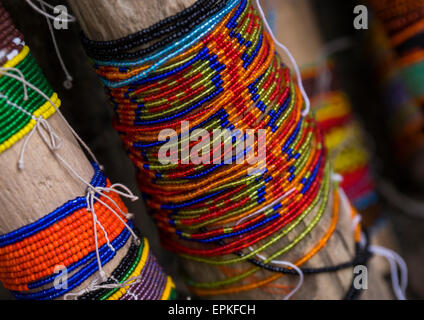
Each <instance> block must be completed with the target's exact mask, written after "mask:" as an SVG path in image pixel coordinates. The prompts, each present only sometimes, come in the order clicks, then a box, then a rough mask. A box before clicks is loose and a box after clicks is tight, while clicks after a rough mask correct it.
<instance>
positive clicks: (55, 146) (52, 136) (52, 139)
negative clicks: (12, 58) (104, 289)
mask: <svg viewBox="0 0 424 320" xmlns="http://www.w3.org/2000/svg"><path fill="white" fill-rule="evenodd" d="M9 71H10V72H11V71H17V72H18V73H19V76H16V75H14V74H12V73H9ZM0 74H3V75H4V76H8V77H11V78H13V79H16V80H18V81H20V82H21V83H22V85H23V87H24V99H28V95H27V91H26V90H27V86H28V87H30V88H31V89H33V90H34V91H36V92H37V93H38V94H40V95H41V96H42V97H43V98H45V99H46V100H47V101H49V102H50V103H51V105H52V106H53V107H54V108H55V109H56V111H57V112H58V113H59V114H60V116H61V117H62V119H63V120H64V121H65V123H66V125H67V126H68V127H69V128H70V129H71V131H72V132H73V134H74V135H75V136H76V138H77V139H78V141H80V142H81V143H82V145H83V146H84V147H85V148H86V149H87V151H88V153H89V154H90V155H92V157H93V160H95V161H96V162H97V159H96V157H95V156H94V154H93V153H92V152H91V150H90V149H89V148H88V146H87V145H86V144H85V143H84V142H83V141H82V139H81V138H80V137H79V136H78V135H77V134H76V132H75V131H74V130H73V129H72V127H71V126H70V125H69V123H68V122H67V121H66V119H65V118H64V117H63V115H62V114H61V113H60V112H59V110H58V108H57V106H56V105H55V104H54V103H53V101H52V100H51V99H50V98H49V97H48V96H47V95H45V94H44V93H43V92H42V91H41V90H39V89H38V88H37V87H35V86H34V85H33V84H31V83H30V82H28V81H27V80H25V77H24V75H23V74H22V72H21V71H20V70H19V69H15V68H0ZM0 98H3V99H6V102H7V103H8V105H10V106H12V107H14V108H16V109H18V110H19V111H21V112H23V113H26V114H29V115H30V116H31V118H32V119H33V120H35V121H36V122H35V126H34V128H33V129H32V130H31V131H30V132H29V134H28V135H27V136H26V138H25V141H24V143H23V145H22V149H21V154H20V156H19V160H18V168H19V169H20V170H23V169H24V154H25V150H26V148H27V146H28V143H29V141H30V139H31V137H32V136H33V135H34V133H35V131H37V132H38V133H39V135H40V137H41V139H42V140H43V141H44V143H45V144H46V145H47V147H48V148H49V150H50V151H51V152H52V153H53V155H54V156H55V157H56V158H57V159H58V160H59V161H60V162H61V163H62V165H63V166H64V167H65V168H66V169H67V170H68V171H69V172H70V173H71V174H72V175H73V176H74V177H76V178H77V179H78V180H80V181H81V182H82V183H83V184H84V185H86V186H87V195H86V203H87V210H88V211H89V212H91V214H92V216H93V228H94V242H95V247H96V257H97V264H98V268H99V275H100V278H101V279H102V280H103V281H106V273H105V272H104V270H103V268H102V263H101V259H100V253H99V244H98V237H97V225H99V226H100V228H101V229H102V231H103V232H104V234H105V238H106V242H107V245H108V246H109V248H111V250H112V251H115V248H113V246H112V245H111V243H110V240H109V237H108V234H107V232H106V230H105V228H104V227H103V226H102V225H101V224H100V222H99V221H98V219H97V215H96V212H95V207H94V200H97V202H99V203H100V204H101V205H103V206H105V207H106V208H107V209H109V210H110V211H111V212H112V213H113V214H115V215H116V217H117V218H118V219H119V220H120V221H121V222H122V223H123V224H124V225H125V227H126V228H127V229H128V230H129V231H130V233H131V235H132V236H133V238H134V240H135V241H136V242H139V241H140V240H139V239H138V237H137V235H136V234H135V233H134V231H133V230H132V229H131V228H130V226H129V225H128V224H127V223H126V222H125V221H124V220H123V219H122V217H121V216H120V214H122V215H123V216H124V217H125V218H131V217H132V214H131V213H129V214H126V213H125V212H124V211H123V210H122V209H121V208H120V206H119V205H118V204H117V203H116V202H115V201H114V200H113V199H112V198H111V197H109V196H108V195H107V193H109V192H115V193H116V194H118V195H120V196H122V197H126V198H128V199H130V200H131V201H135V200H137V199H138V197H137V196H135V195H134V194H133V193H132V192H131V190H130V189H129V188H127V187H126V186H124V185H122V184H120V183H117V184H113V185H111V186H110V187H94V186H93V185H91V183H90V182H88V181H86V180H85V179H84V178H83V177H81V175H79V174H78V173H77V172H76V171H75V170H74V169H73V168H72V166H71V165H69V163H68V162H67V161H66V160H65V159H63V158H62V156H60V155H59V154H58V153H57V151H58V150H59V149H60V148H61V146H62V139H61V138H60V137H59V136H58V135H57V134H56V133H55V132H54V131H53V129H52V127H51V126H50V124H49V122H48V121H47V120H46V119H44V118H43V117H42V116H40V117H38V118H36V117H34V116H33V115H32V114H30V113H29V112H28V111H26V110H25V109H23V108H22V107H21V106H19V105H17V104H15V103H13V102H12V101H10V100H9V99H8V98H7V96H5V95H3V94H1V93H0ZM97 195H99V196H102V197H105V198H107V199H108V200H109V201H110V202H111V203H112V205H114V206H115V207H116V208H117V209H118V210H115V209H113V208H112V207H111V206H110V205H109V204H107V203H106V202H104V201H103V200H101V199H100V197H98V196H97ZM117 211H118V212H117Z"/></svg>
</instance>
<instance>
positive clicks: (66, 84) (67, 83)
mask: <svg viewBox="0 0 424 320" xmlns="http://www.w3.org/2000/svg"><path fill="white" fill-rule="evenodd" d="M41 7H42V8H43V10H45V7H44V4H43V3H41ZM46 21H47V25H48V27H49V31H50V35H51V37H52V41H53V46H54V50H55V51H56V56H57V59H58V60H59V63H60V65H61V67H62V70H63V72H64V73H65V76H66V80H65V81H64V82H63V86H64V87H65V89H68V90H69V89H71V88H72V81H73V78H72V76H71V74H70V73H69V71H68V68H66V65H65V62H64V61H63V58H62V54H61V53H60V50H59V46H58V45H57V41H56V37H55V35H54V31H53V27H52V23H51V21H50V19H49V18H48V17H47V16H46Z"/></svg>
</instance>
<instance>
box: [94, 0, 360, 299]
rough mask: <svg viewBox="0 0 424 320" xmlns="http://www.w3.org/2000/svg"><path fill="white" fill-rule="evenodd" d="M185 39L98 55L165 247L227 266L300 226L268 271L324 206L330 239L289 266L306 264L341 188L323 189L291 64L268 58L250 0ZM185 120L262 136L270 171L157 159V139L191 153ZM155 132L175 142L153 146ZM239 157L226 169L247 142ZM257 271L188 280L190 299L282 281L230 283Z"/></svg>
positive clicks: (316, 135) (320, 160)
mask: <svg viewBox="0 0 424 320" xmlns="http://www.w3.org/2000/svg"><path fill="white" fill-rule="evenodd" d="M182 39H184V41H183V40H181V41H176V42H173V43H172V44H169V45H165V46H163V47H161V48H160V49H157V50H156V51H155V52H153V53H150V54H148V55H147V56H141V57H137V59H136V60H131V61H128V60H119V59H118V57H115V60H114V61H109V60H107V59H105V60H101V59H100V60H99V59H97V60H94V67H95V70H96V72H97V74H98V75H99V77H100V79H101V80H102V82H103V84H104V85H105V90H106V92H107V95H108V96H109V98H110V101H111V104H112V106H113V109H114V112H115V119H114V127H115V128H116V130H117V131H118V132H119V133H120V135H121V138H122V141H123V143H124V146H125V147H126V149H127V152H128V154H129V156H130V158H131V160H132V161H133V163H134V164H135V165H136V166H137V168H138V181H139V187H140V189H141V191H142V192H143V194H144V197H145V200H146V203H147V205H148V208H149V209H150V214H151V215H152V217H153V219H154V220H155V222H156V224H157V226H158V227H159V229H160V235H161V239H162V243H163V244H164V246H165V247H166V248H168V249H170V250H173V251H175V252H177V253H178V254H180V255H181V256H182V257H184V258H186V259H189V260H194V261H197V262H201V263H206V264H210V265H216V266H219V265H221V266H223V265H235V264H238V263H240V262H243V261H249V259H250V258H252V257H254V256H255V255H257V254H258V253H260V252H262V251H264V250H266V249H269V248H270V247H271V246H272V245H273V244H275V243H277V241H279V240H281V239H283V238H284V237H286V236H287V235H288V234H290V233H291V232H292V231H293V230H294V229H295V228H296V227H297V226H299V227H301V226H304V229H303V230H301V231H300V233H299V234H298V235H297V236H296V237H294V238H292V240H291V241H290V242H289V243H288V244H287V245H285V246H284V247H283V248H280V249H279V250H277V251H276V252H272V253H269V252H267V255H268V256H269V258H268V259H266V260H265V261H264V264H268V263H272V260H273V259H277V258H279V257H280V256H282V255H283V254H285V253H287V252H288V251H290V250H292V249H293V248H294V247H295V246H296V245H297V244H298V243H299V242H301V241H302V240H304V239H305V237H306V236H307V235H308V234H309V233H310V232H311V231H312V230H313V229H314V228H315V226H316V225H317V224H318V223H319V222H320V221H321V219H322V217H323V216H324V212H325V209H326V208H327V207H333V217H332V222H331V225H330V227H329V230H328V232H327V233H326V234H325V235H324V237H323V238H322V239H321V240H320V241H319V243H318V244H316V245H315V246H314V247H313V248H312V249H311V250H310V251H308V252H307V253H306V254H305V255H304V256H303V258H301V259H299V260H298V261H297V262H296V264H298V265H301V264H303V263H305V262H306V261H308V260H309V259H310V258H311V257H312V256H313V255H315V254H316V253H317V252H318V251H319V250H320V249H322V248H323V247H324V246H325V244H326V243H327V241H328V239H329V238H330V237H331V235H332V233H333V231H334V229H335V226H336V223H337V220H338V193H337V192H334V195H333V192H331V181H330V168H329V166H328V164H327V161H326V152H325V148H324V141H323V137H322V135H321V132H320V130H319V128H318V127H317V126H316V125H315V122H314V120H313V119H312V118H311V117H310V116H306V117H303V116H302V115H301V111H302V107H303V105H304V102H303V99H302V96H301V94H300V91H299V89H298V88H297V86H296V85H295V84H294V83H293V80H292V78H291V75H290V71H289V69H288V68H287V67H286V66H284V65H283V64H282V63H281V60H280V58H279V56H278V55H274V43H273V41H272V40H271V38H270V36H269V34H268V33H266V32H264V30H263V27H262V22H261V20H260V18H259V17H258V15H257V13H256V10H255V9H254V8H253V6H252V5H251V3H250V1H247V0H230V1H228V2H227V3H226V5H225V7H223V9H222V10H220V11H219V13H217V14H216V15H213V16H211V17H209V18H208V19H207V20H205V21H204V22H202V23H201V24H200V25H199V26H198V27H197V28H196V29H194V30H192V31H190V32H188V33H187V34H185V35H184V36H183V38H182ZM98 46H99V47H100V44H98ZM105 46H108V43H107V42H105ZM113 47H114V46H113V45H112V46H110V48H109V49H111V48H113ZM117 47H118V45H117ZM119 50H121V51H125V50H122V48H121V49H119ZM107 51H108V50H106V49H105V50H103V52H104V53H107ZM87 52H88V53H89V54H90V49H89V50H87ZM111 54H113V50H111ZM92 58H99V56H98V55H95V56H92ZM183 121H188V125H187V126H188V129H189V131H188V132H189V133H191V132H193V131H194V130H195V129H206V130H207V131H208V132H209V135H210V132H212V130H213V129H221V128H226V129H231V130H233V129H238V130H239V131H240V132H244V130H246V129H254V130H258V129H264V130H266V137H267V143H266V159H265V161H266V170H265V171H264V172H261V173H260V174H259V175H249V174H248V165H247V163H246V162H243V163H241V164H234V163H233V164H223V163H214V164H202V163H200V164H194V163H186V162H185V161H183V160H187V156H186V157H185V158H184V157H182V159H179V161H178V162H177V163H168V164H164V163H161V162H160V161H159V159H158V155H159V150H160V148H161V147H162V146H163V145H164V144H165V142H166V143H167V144H168V146H170V149H169V153H171V154H180V153H181V154H182V149H183V147H182V145H184V144H185V145H186V146H188V147H189V148H192V147H195V146H196V141H191V140H189V138H188V137H187V136H186V134H184V132H183V131H184V130H183V128H182V126H181V125H182V122H183ZM162 129H172V130H174V131H175V132H176V135H175V136H173V137H172V138H171V139H169V138H168V140H166V141H159V140H158V135H159V133H160V132H161V130H162ZM230 141H232V146H233V147H235V146H236V145H237V141H235V142H234V141H233V140H230ZM222 146H223V142H222V141H221V142H219V143H218V147H222ZM256 147H258V142H257V141H255V143H254V147H252V149H254V150H256ZM224 152H225V151H224ZM231 152H232V151H231ZM237 152H239V153H236V154H234V153H233V154H231V153H230V155H231V159H232V160H233V162H234V161H235V160H236V159H237V158H238V157H240V156H241V155H244V154H247V153H248V151H247V149H245V148H244V147H243V150H241V151H237ZM207 153H209V154H210V155H211V154H212V151H208V152H207ZM224 156H225V154H224V155H221V160H223V159H224ZM330 196H331V197H333V199H334V200H333V202H330V201H329V197H330ZM330 211H331V210H330ZM306 217H308V219H307V220H308V221H309V223H306V222H305V221H307V220H305V218H306ZM301 222H303V223H301ZM298 229H299V228H298ZM358 239H359V235H358V236H357V240H358ZM358 241H359V240H358ZM253 246H254V248H253ZM249 250H250V251H249ZM262 269H263V268H262V267H261V266H255V267H253V268H251V269H249V270H248V271H244V272H241V273H238V274H237V275H235V276H229V277H225V278H223V279H222V280H220V281H212V282H196V281H194V280H193V279H188V284H189V286H190V287H191V289H192V290H193V292H195V293H196V294H198V295H216V294H224V293H231V292H240V291H245V290H250V289H253V288H257V287H259V286H262V285H265V284H266V283H269V282H271V281H274V280H276V279H278V278H280V277H281V276H282V274H277V275H275V274H274V275H272V276H271V277H268V278H266V279H263V280H260V281H257V282H255V283H253V284H251V285H247V286H246V285H242V286H235V284H236V283H237V282H239V281H241V280H243V279H247V278H249V277H250V276H251V275H252V274H254V273H256V272H258V271H260V270H262Z"/></svg>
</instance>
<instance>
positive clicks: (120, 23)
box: [68, 0, 389, 299]
mask: <svg viewBox="0 0 424 320" xmlns="http://www.w3.org/2000/svg"><path fill="white" fill-rule="evenodd" d="M68 1H69V3H70V5H71V7H72V9H73V12H74V13H75V15H76V16H77V18H78V20H79V22H80V24H81V27H82V29H83V31H84V33H85V34H86V35H87V36H88V37H89V38H90V39H95V40H112V39H116V38H118V37H122V36H126V35H128V34H131V33H134V32H136V31H138V30H140V29H141V28H145V27H147V26H149V25H151V24H152V23H154V22H157V21H159V20H160V19H162V18H163V17H165V16H169V15H171V14H174V13H176V12H177V11H178V10H181V9H182V8H183V7H188V6H189V5H191V4H192V3H194V0H178V1H176V0H162V1H155V0H149V1H143V2H142V3H141V2H140V1H138V0H115V1H104V0H93V1H84V0H68ZM297 2H299V1H296V3H297ZM293 3H294V2H293ZM159 4H160V5H159ZM308 19H309V18H307V19H305V18H302V22H300V21H299V24H300V23H305V22H307V21H308ZM285 26H286V27H287V30H290V32H291V33H292V34H295V33H296V32H297V29H296V28H295V27H293V26H292V25H290V24H285ZM287 32H289V31H287ZM314 34H315V33H314ZM307 41H308V40H306V39H305V40H304V42H307ZM314 41H315V40H314ZM317 47H318V46H317ZM307 51H308V50H307ZM310 57H311V56H309V55H308V54H306V55H305V58H304V59H305V60H307V59H308V58H310ZM283 59H284V58H283ZM105 107H107V106H105ZM331 194H332V193H331V192H330V199H329V203H330V204H331V203H332V196H331ZM332 209H333V208H332V206H331V205H329V206H328V208H327V209H326V212H325V213H324V215H323V218H322V220H321V221H320V223H319V224H318V226H317V227H316V228H315V229H314V230H313V231H312V232H311V234H310V235H308V236H307V237H306V238H305V240H304V241H301V243H299V244H298V245H297V246H296V248H295V249H294V250H292V252H289V253H288V254H286V255H285V256H284V259H285V260H288V261H294V260H296V259H298V258H299V256H301V255H302V254H303V253H305V252H306V251H307V250H309V249H310V248H311V247H312V246H313V245H314V244H315V243H316V242H317V241H318V239H320V238H321V237H322V236H323V234H324V233H325V232H326V231H327V228H328V227H329V225H330V220H331V215H332V214H331V213H332ZM311 215H313V213H311ZM308 222H309V221H306V223H308ZM301 224H302V226H300V228H304V226H305V225H304V224H303V223H301ZM296 230H297V229H296ZM294 236H295V235H290V236H289V237H287V239H285V240H281V241H280V242H278V243H277V244H275V245H274V246H273V247H272V248H270V249H269V250H268V252H273V251H275V249H276V248H281V247H283V246H284V245H285V244H286V243H287V242H288V241H290V240H291V239H293V237H294ZM353 246H354V241H353V234H352V222H351V219H350V216H349V214H348V213H347V212H344V211H341V212H340V218H339V222H338V225H337V229H336V231H335V233H334V234H333V236H332V237H331V239H330V240H329V242H328V244H327V245H326V247H325V248H324V249H322V250H321V251H320V252H319V253H318V254H317V255H316V256H315V257H313V258H312V259H311V260H310V261H309V262H308V263H307V264H306V265H305V266H307V267H321V266H327V265H334V264H338V263H341V262H345V261H349V260H351V259H352V257H353ZM181 266H182V267H183V269H184V270H185V272H187V273H188V274H189V276H190V277H191V278H192V279H194V280H198V281H214V280H220V279H222V278H223V271H222V269H220V268H219V267H216V266H209V265H205V264H199V263H195V262H190V261H185V260H182V261H181ZM237 267H239V268H240V269H244V268H249V267H251V265H250V264H247V263H240V264H239V265H238V266H237ZM257 275H258V277H259V279H260V278H262V277H263V276H269V275H270V273H269V272H266V271H261V272H258V273H257ZM352 276H353V272H352V269H345V270H343V271H339V272H337V273H324V274H320V275H316V276H315V275H314V276H307V277H306V279H305V283H304V284H303V286H302V288H301V289H300V290H299V292H298V293H297V294H296V295H295V297H294V298H295V299H296V298H298V299H340V298H342V297H343V296H344V295H345V293H346V291H347V289H348V287H349V286H350V283H351V279H352ZM297 281H298V277H296V276H284V277H282V278H280V279H279V280H277V281H275V282H273V284H277V285H279V286H281V285H283V286H287V285H289V286H294V285H296V284H297ZM371 286H375V287H376V289H377V290H376V294H375V295H374V296H373V298H388V297H389V296H388V295H386V292H387V288H385V287H384V286H383V285H382V284H381V281H380V279H379V278H377V277H376V278H373V279H370V287H371ZM383 287H384V288H383ZM382 288H383V289H382ZM283 296H284V294H283V293H281V292H280V293H273V292H271V288H258V289H254V290H250V291H246V292H242V293H238V294H230V295H225V296H215V297H213V298H221V299H229V298H230V299H231V298H234V299H236V298H237V299H281V298H283Z"/></svg>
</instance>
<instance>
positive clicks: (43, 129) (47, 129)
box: [18, 116, 63, 170]
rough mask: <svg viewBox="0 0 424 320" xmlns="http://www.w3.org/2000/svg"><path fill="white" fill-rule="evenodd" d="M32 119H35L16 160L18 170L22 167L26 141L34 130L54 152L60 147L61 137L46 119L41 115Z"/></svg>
mask: <svg viewBox="0 0 424 320" xmlns="http://www.w3.org/2000/svg"><path fill="white" fill-rule="evenodd" d="M33 119H34V120H35V121H36V122H35V126H34V128H32V130H31V131H30V133H29V134H28V135H27V136H26V138H25V141H24V144H23V145H22V149H21V153H20V156H19V160H18V168H19V170H23V169H24V154H25V150H26V148H27V146H28V142H29V140H30V139H31V137H32V136H33V134H34V132H35V131H38V134H39V135H40V137H41V139H42V140H43V141H44V143H45V144H46V145H47V147H48V148H49V149H50V150H51V151H52V152H53V153H55V152H56V151H57V150H59V149H60V148H61V147H62V143H63V141H62V139H61V138H60V137H59V136H58V135H57V134H56V133H55V132H54V131H53V129H52V128H51V126H50V124H49V123H48V121H47V120H46V119H44V118H43V117H41V116H40V117H39V118H35V117H33Z"/></svg>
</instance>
